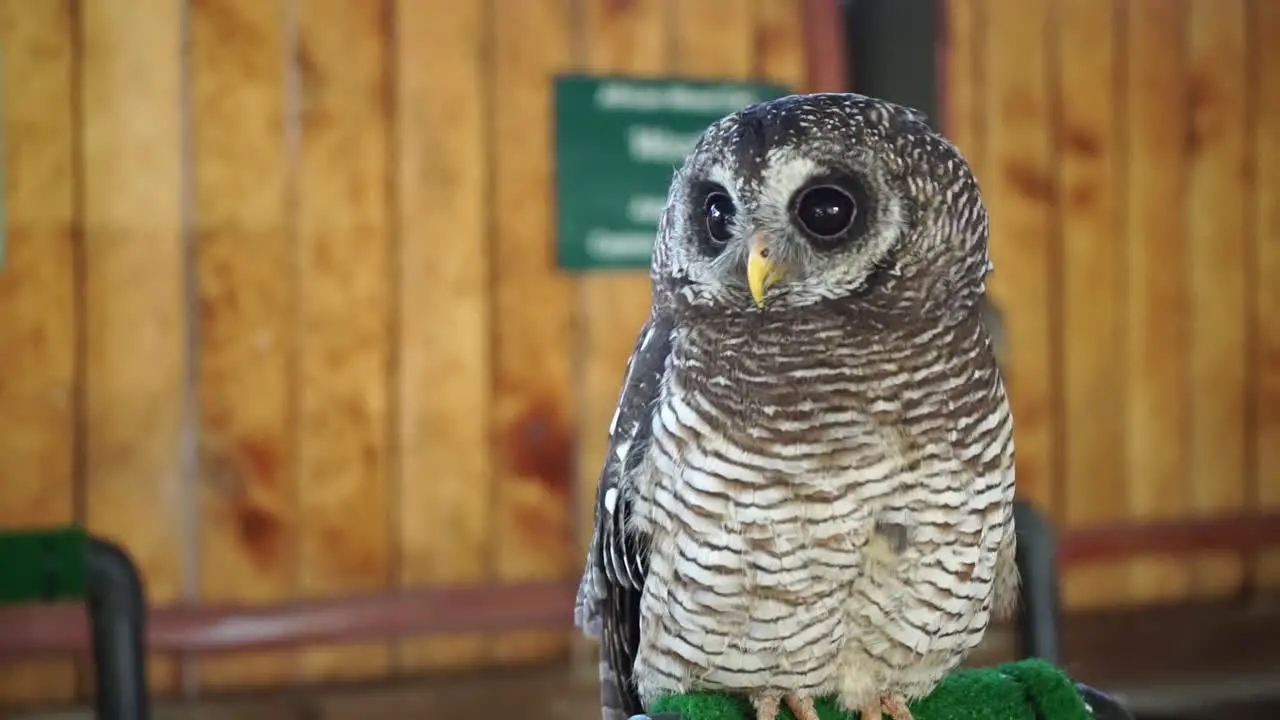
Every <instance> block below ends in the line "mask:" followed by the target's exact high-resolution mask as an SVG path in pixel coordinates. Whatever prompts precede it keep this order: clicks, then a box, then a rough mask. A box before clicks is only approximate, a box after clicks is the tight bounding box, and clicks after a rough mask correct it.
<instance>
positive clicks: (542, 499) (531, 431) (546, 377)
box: [489, 0, 581, 662]
mask: <svg viewBox="0 0 1280 720" xmlns="http://www.w3.org/2000/svg"><path fill="white" fill-rule="evenodd" d="M573 6H574V3H573V1H572V0H537V1H535V0H526V1H525V2H519V3H511V4H509V5H505V6H504V8H503V11H502V12H499V13H496V15H495V16H494V18H493V21H492V25H491V27H492V32H493V36H492V43H493V48H494V63H495V64H494V68H493V74H492V75H491V78H492V79H491V83H492V87H491V88H490V92H491V93H492V94H491V97H492V98H493V105H492V113H493V118H494V131H493V140H492V142H493V165H492V172H493V178H494V186H493V190H492V192H491V193H490V203H489V209H490V212H491V213H492V216H491V218H492V223H493V224H492V231H493V241H494V246H493V253H494V261H493V272H494V276H493V277H494V282H495V283H496V288H495V292H494V300H495V303H496V304H495V311H496V321H495V322H496V326H495V328H494V331H495V333H496V343H497V346H496V347H495V348H494V362H495V363H496V366H495V368H494V383H495V385H494V406H493V412H494V421H495V423H496V429H497V438H496V443H497V447H496V450H497V457H498V458H499V462H500V465H499V466H498V467H497V468H496V471H495V472H496V483H497V485H496V488H495V493H496V496H495V505H494V514H493V516H492V517H491V519H490V522H491V523H492V525H491V532H493V534H494V536H495V537H496V538H497V545H496V548H495V550H496V554H497V558H496V559H497V570H498V574H499V576H500V577H501V579H502V580H506V581H520V580H533V579H548V578H563V579H567V578H570V577H571V576H572V575H573V574H574V573H576V572H578V571H579V570H580V569H581V568H580V566H579V563H578V561H579V557H578V556H577V554H576V553H574V552H573V548H574V547H575V545H576V543H575V542H574V541H573V538H572V531H571V529H570V510H569V506H570V502H571V501H570V497H569V495H570V486H571V483H572V473H573V464H574V449H573V440H572V435H573V428H574V427H575V421H574V415H575V412H574V408H573V407H572V402H571V398H572V397H573V384H572V379H571V371H572V369H571V365H572V362H571V361H572V358H573V351H572V348H573V342H574V340H573V327H572V315H573V313H572V308H573V304H574V298H573V283H572V280H571V279H569V278H568V277H567V276H564V275H562V274H560V273H559V272H558V271H557V270H556V265H555V255H554V248H553V242H552V213H551V208H552V194H551V193H552V168H551V147H550V142H551V127H550V121H551V111H550V107H549V105H548V98H549V97H550V94H549V93H550V90H551V78H552V77H553V75H554V74H555V73H558V72H562V71H564V70H566V69H568V68H569V67H570V61H571V58H570V48H571V47H572V41H573V37H572V33H571V27H572V21H573V16H572V9H573ZM493 644H494V656H493V657H494V659H495V660H497V661H499V662H516V661H521V660H530V659H535V658H537V659H542V658H547V657H551V656H555V655H561V654H564V653H567V651H568V647H569V637H568V634H567V633H564V632H558V633H545V632H541V633H522V634H520V636H504V637H503V638H499V639H495V641H494V643H493Z"/></svg>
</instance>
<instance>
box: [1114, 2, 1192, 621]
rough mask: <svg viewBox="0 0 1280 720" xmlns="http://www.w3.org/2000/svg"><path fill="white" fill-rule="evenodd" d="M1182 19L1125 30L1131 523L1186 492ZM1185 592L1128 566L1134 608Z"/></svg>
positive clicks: (1147, 569) (1134, 19) (1177, 582)
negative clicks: (1145, 602)
mask: <svg viewBox="0 0 1280 720" xmlns="http://www.w3.org/2000/svg"><path fill="white" fill-rule="evenodd" d="M1186 13H1187V5H1186V3H1185V2H1184V1H1183V0H1130V1H1129V21H1128V22H1127V23H1126V35H1127V43H1128V48H1127V53H1126V58H1125V62H1126V64H1127V66H1128V68H1127V76H1126V79H1125V85H1126V86H1127V87H1128V96H1129V108H1128V113H1127V117H1128V122H1127V125H1128V126H1127V128H1126V129H1125V130H1126V137H1127V140H1126V149H1127V153H1128V157H1127V158H1126V159H1125V161H1124V162H1125V163H1126V165H1127V176H1128V182H1127V190H1126V207H1125V210H1124V214H1125V221H1126V231H1125V237H1126V241H1125V242H1126V246H1127V249H1128V260H1127V263H1126V265H1127V271H1126V272H1127V280H1126V286H1127V288H1128V299H1127V301H1126V309H1127V311H1128V318H1127V321H1126V323H1125V326H1126V328H1127V336H1128V344H1127V351H1126V370H1125V383H1126V385H1127V387H1128V392H1129V396H1128V402H1127V413H1126V416H1127V419H1126V437H1127V446H1126V449H1127V456H1128V460H1127V463H1126V466H1125V469H1126V483H1125V484H1126V486H1127V487H1128V491H1129V508H1130V512H1131V515H1130V518H1129V519H1130V520H1131V521H1146V520H1154V519H1169V518H1173V517H1179V516H1180V515H1181V514H1182V512H1183V511H1184V510H1185V509H1186V507H1187V496H1188V493H1189V491H1190V488H1189V487H1188V485H1187V482H1188V479H1187V472H1186V468H1187V466H1188V462H1189V460H1190V457H1189V455H1188V453H1187V452H1186V448H1187V444H1188V441H1189V438H1188V437H1187V435H1186V432H1187V429H1188V427H1189V423H1190V418H1189V417H1188V412H1189V398H1188V396H1187V378H1188V377H1189V372H1190V371H1189V368H1188V366H1187V353H1188V347H1187V337H1188V336H1187V333H1188V331H1189V328H1188V325H1187V322H1188V318H1189V314H1190V310H1191V305H1190V298H1189V295H1188V278H1189V277H1190V271H1189V268H1188V264H1187V263H1188V259H1187V252H1186V232H1185V226H1184V217H1183V215H1182V213H1181V212H1180V210H1179V209H1180V208H1184V207H1186V196H1185V178H1186V172H1187V160H1186V152H1185V143H1186V138H1187V133H1188V127H1187V122H1186V82H1185V81H1186V57H1185V51H1184V48H1185V46H1186V44H1185V40H1186ZM1155 268H1158V269H1159V271H1158V272H1153V269H1155ZM1187 582H1188V575H1187V570H1186V564H1185V563H1182V562H1179V561H1174V560H1168V559H1160V560H1156V559H1151V560H1145V561H1142V562H1141V563H1135V564H1134V566H1133V570H1132V575H1131V577H1130V590H1131V593H1132V595H1133V599H1134V600H1135V601H1147V600H1154V599H1159V598H1175V597H1179V596H1181V595H1183V594H1185V592H1186V588H1187Z"/></svg>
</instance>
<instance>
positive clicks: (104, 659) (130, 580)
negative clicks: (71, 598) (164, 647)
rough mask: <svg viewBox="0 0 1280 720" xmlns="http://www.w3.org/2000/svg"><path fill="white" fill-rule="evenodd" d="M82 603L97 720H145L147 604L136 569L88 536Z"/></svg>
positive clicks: (119, 552)
mask: <svg viewBox="0 0 1280 720" xmlns="http://www.w3.org/2000/svg"><path fill="white" fill-rule="evenodd" d="M87 552H88V560H87V562H88V568H87V571H88V572H87V577H86V588H85V595H86V598H85V599H86V601H87V602H86V605H87V607H88V611H89V622H90V626H91V628H92V631H93V660H94V666H95V668H94V671H95V682H96V684H97V714H98V718H99V720H150V718H151V700H150V696H149V693H148V692H147V643H146V617H147V601H146V594H145V592H144V591H143V588H142V581H141V579H140V578H139V575H138V570H137V568H136V567H135V566H134V564H133V561H132V560H131V559H130V558H129V555H128V554H127V553H126V552H125V551H124V550H123V549H121V548H120V547H119V546H117V545H115V544H113V543H111V542H108V541H106V540H102V539H99V538H94V537H90V538H89V545H88V551H87Z"/></svg>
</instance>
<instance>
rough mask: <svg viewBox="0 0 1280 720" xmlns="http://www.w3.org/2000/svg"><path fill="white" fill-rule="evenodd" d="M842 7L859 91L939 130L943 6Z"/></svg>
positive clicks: (934, 2) (861, 3) (873, 1)
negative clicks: (912, 112)
mask: <svg viewBox="0 0 1280 720" xmlns="http://www.w3.org/2000/svg"><path fill="white" fill-rule="evenodd" d="M842 5H843V6H844V9H845V28H846V30H845V33H846V36H847V37H848V47H849V52H848V63H849V70H848V73H849V77H850V79H851V83H852V88H853V90H855V91H857V92H860V93H862V94H864V95H871V96H874V97H879V98H884V99H885V100H890V101H893V102H896V103H900V104H902V105H908V106H910V107H913V108H915V109H917V110H920V111H921V112H923V113H925V114H926V115H928V116H929V119H930V121H931V122H932V124H933V125H934V127H935V128H936V127H939V126H940V124H941V112H940V110H939V99H938V96H939V93H938V87H939V82H938V67H937V65H938V64H937V59H936V58H937V53H936V47H937V40H938V36H939V33H940V32H941V29H942V21H941V16H942V2H941V0H845V1H844V2H843V3H842Z"/></svg>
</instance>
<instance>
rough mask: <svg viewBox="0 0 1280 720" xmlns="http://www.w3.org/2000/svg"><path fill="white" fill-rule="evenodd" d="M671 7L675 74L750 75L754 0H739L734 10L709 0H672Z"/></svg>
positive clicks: (720, 77) (694, 75)
mask: <svg viewBox="0 0 1280 720" xmlns="http://www.w3.org/2000/svg"><path fill="white" fill-rule="evenodd" d="M672 9H673V11H674V13H675V18H674V26H675V37H674V38H672V43H671V45H670V47H671V51H672V52H673V53H674V54H675V57H674V58H673V60H674V63H675V64H674V67H673V68H672V69H673V70H674V71H675V73H676V74H678V75H684V76H688V77H697V78H704V79H711V80H715V79H729V80H744V79H747V78H749V77H751V70H752V68H753V67H754V58H753V55H754V53H755V48H756V43H755V38H756V34H755V33H756V18H755V14H756V10H757V8H756V7H755V6H754V4H753V3H750V2H745V1H743V0H739V2H738V3H737V4H736V5H735V6H734V7H733V10H732V11H731V12H730V11H728V10H727V9H726V7H725V5H724V4H723V3H718V2H709V1H708V0H695V1H694V2H678V3H672ZM711 28H714V31H713V32H714V35H712V34H710V32H711V31H710V29H711ZM710 37H714V38H715V39H714V41H711V40H710V39H709V38H710Z"/></svg>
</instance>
